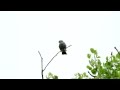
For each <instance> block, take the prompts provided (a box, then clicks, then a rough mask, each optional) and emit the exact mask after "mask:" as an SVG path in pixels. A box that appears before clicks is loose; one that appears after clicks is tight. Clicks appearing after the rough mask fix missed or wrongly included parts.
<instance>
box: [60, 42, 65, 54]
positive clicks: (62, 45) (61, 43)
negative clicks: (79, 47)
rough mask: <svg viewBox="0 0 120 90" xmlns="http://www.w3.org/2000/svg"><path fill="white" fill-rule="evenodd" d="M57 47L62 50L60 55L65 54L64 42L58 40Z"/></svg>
mask: <svg viewBox="0 0 120 90" xmlns="http://www.w3.org/2000/svg"><path fill="white" fill-rule="evenodd" d="M59 48H60V50H61V52H62V55H64V54H67V53H66V44H65V43H64V42H63V40H60V41H59Z"/></svg>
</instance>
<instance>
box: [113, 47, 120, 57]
mask: <svg viewBox="0 0 120 90" xmlns="http://www.w3.org/2000/svg"><path fill="white" fill-rule="evenodd" d="M114 48H115V49H116V51H117V52H118V54H119V55H120V52H119V51H118V49H117V48H116V47H114Z"/></svg>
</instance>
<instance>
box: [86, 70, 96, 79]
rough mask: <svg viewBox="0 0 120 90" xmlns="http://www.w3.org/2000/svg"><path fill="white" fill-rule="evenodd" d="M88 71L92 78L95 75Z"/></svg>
mask: <svg viewBox="0 0 120 90" xmlns="http://www.w3.org/2000/svg"><path fill="white" fill-rule="evenodd" d="M88 73H89V74H90V75H91V76H92V77H94V78H95V77H96V76H94V75H92V74H91V73H90V72H89V71H88Z"/></svg>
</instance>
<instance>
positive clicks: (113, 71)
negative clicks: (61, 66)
mask: <svg viewBox="0 0 120 90" xmlns="http://www.w3.org/2000/svg"><path fill="white" fill-rule="evenodd" d="M87 58H88V61H89V65H87V66H86V68H87V69H88V70H89V75H91V76H92V79H120V55H119V54H116V55H111V56H107V57H106V58H105V62H104V63H103V62H101V60H100V59H101V57H100V56H99V55H98V52H97V50H95V49H94V48H90V53H89V54H87ZM46 78H47V79H58V76H56V75H53V74H52V73H49V74H48V76H47V77H46ZM74 79H91V78H90V77H88V75H87V74H86V73H85V72H84V73H82V74H80V73H76V74H75V78H74Z"/></svg>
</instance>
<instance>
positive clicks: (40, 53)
mask: <svg viewBox="0 0 120 90" xmlns="http://www.w3.org/2000/svg"><path fill="white" fill-rule="evenodd" d="M38 53H39V55H40V57H41V75H42V79H44V77H43V58H42V55H41V53H40V52H39V51H38Z"/></svg>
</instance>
